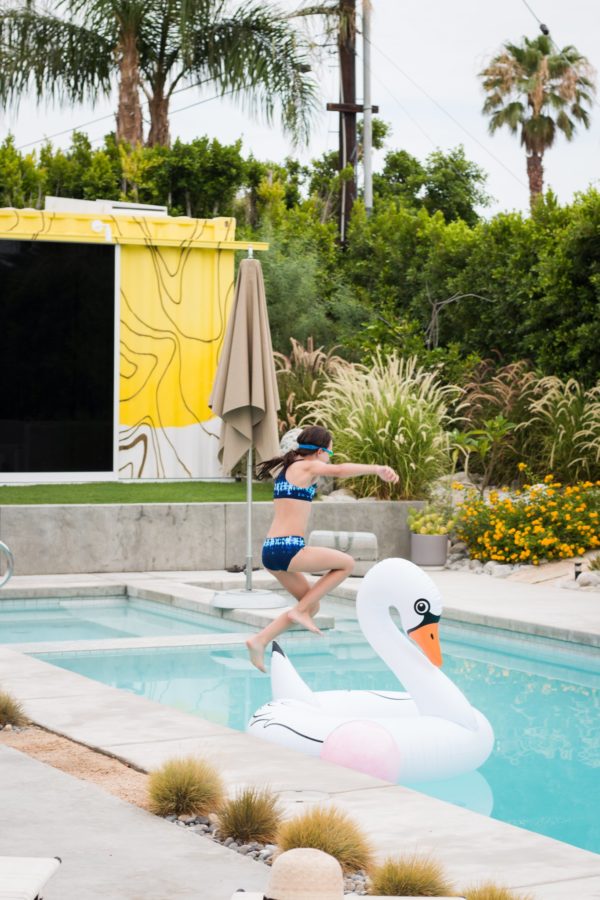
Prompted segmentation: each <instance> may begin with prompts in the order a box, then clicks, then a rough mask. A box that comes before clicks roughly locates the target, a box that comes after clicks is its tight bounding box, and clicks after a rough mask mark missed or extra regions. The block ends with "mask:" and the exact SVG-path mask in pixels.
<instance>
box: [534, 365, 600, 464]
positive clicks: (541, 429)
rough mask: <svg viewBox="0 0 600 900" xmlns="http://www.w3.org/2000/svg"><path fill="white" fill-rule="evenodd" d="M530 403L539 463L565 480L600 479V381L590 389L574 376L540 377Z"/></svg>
mask: <svg viewBox="0 0 600 900" xmlns="http://www.w3.org/2000/svg"><path fill="white" fill-rule="evenodd" d="M535 392H536V395H537V399H536V400H535V401H534V402H532V403H531V404H530V407H529V408H530V413H531V423H530V426H529V429H528V430H530V431H532V432H533V433H534V434H535V436H536V444H537V447H536V451H537V452H536V457H535V458H536V460H537V461H538V465H543V466H544V467H545V468H547V469H548V470H550V471H551V472H554V474H555V475H556V476H557V477H558V478H560V479H562V480H563V481H570V482H575V481H580V480H584V479H590V480H593V479H596V478H600V384H598V385H596V387H592V388H589V389H588V390H586V389H585V388H584V387H583V386H582V385H581V384H580V383H579V382H578V381H575V379H574V378H570V379H569V380H568V381H561V379H560V378H557V377H556V376H555V375H549V376H547V377H546V378H542V379H540V381H539V382H538V384H537V385H536V389H535Z"/></svg>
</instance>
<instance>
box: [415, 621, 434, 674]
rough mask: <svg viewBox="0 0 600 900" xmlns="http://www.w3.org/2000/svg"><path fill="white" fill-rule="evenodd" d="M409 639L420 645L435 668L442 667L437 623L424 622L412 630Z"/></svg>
mask: <svg viewBox="0 0 600 900" xmlns="http://www.w3.org/2000/svg"><path fill="white" fill-rule="evenodd" d="M408 636H409V638H411V640H413V641H414V642H415V644H418V645H419V647H420V648H421V650H422V651H423V652H424V654H425V656H426V657H427V659H428V660H429V662H431V663H433V665H434V666H441V665H442V650H441V647H440V636H439V628H438V623H437V622H423V624H422V625H419V626H418V627H417V628H411V630H410V631H409V632H408Z"/></svg>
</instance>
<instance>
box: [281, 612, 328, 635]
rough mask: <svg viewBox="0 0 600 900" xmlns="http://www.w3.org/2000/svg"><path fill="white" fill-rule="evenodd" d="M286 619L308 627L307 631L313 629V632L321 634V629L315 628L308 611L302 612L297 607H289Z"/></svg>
mask: <svg viewBox="0 0 600 900" xmlns="http://www.w3.org/2000/svg"><path fill="white" fill-rule="evenodd" d="M288 619H289V620H290V621H291V622H296V623H297V624H298V625H302V627H303V628H306V629H308V631H313V632H314V633H315V634H321V630H320V629H319V628H317V626H316V625H315V623H314V622H313V620H312V619H311V617H310V615H309V613H308V612H302V611H301V610H298V609H291V610H290V611H289V613H288Z"/></svg>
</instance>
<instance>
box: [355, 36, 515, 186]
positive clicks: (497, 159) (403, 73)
mask: <svg viewBox="0 0 600 900" xmlns="http://www.w3.org/2000/svg"><path fill="white" fill-rule="evenodd" d="M371 46H372V47H373V48H374V49H375V50H377V52H378V53H379V54H380V55H381V56H383V57H384V59H386V60H387V61H388V62H389V63H390V65H392V66H394V68H395V69H397V70H398V72H400V74H401V75H402V76H403V77H404V78H406V80H407V81H410V83H411V84H412V85H414V87H416V88H417V90H419V91H421V93H422V94H424V95H425V96H426V97H427V99H428V100H429V101H430V102H431V103H433V104H434V106H436V107H437V108H438V109H439V110H440V112H443V113H444V115H445V116H447V117H448V118H449V119H450V120H451V121H452V122H454V124H455V125H457V126H458V128H460V129H461V131H464V133H465V134H466V135H468V137H470V138H471V140H472V141H475V143H476V144H478V145H479V146H480V147H481V149H482V150H484V151H485V152H486V153H487V155H488V156H490V157H491V158H492V159H493V160H494V161H495V162H496V163H498V165H499V166H502V168H503V169H504V170H505V172H508V174H509V175H510V176H511V178H514V179H515V181H518V183H519V184H520V185H521V186H522V187H528V185H527V184H526V183H525V182H524V181H523V180H522V179H521V178H519V176H518V175H515V173H514V172H513V171H512V169H509V168H508V166H506V165H505V164H504V163H503V162H502V160H501V159H499V158H498V157H497V156H496V155H495V154H494V153H492V151H491V150H489V149H488V148H487V147H486V146H485V144H483V143H482V142H481V141H480V140H479V138H478V137H476V136H475V135H474V134H472V133H471V132H470V131H469V130H468V129H467V128H465V126H464V125H463V124H462V122H459V120H458V119H457V118H456V117H455V116H453V115H452V113H451V112H448V110H447V109H446V108H445V107H444V106H442V104H441V103H439V102H438V101H437V100H436V99H435V97H432V96H431V94H430V93H429V92H428V91H426V90H425V88H424V87H422V86H421V85H420V84H418V82H416V81H415V80H414V78H412V77H411V76H410V75H409V74H408V73H407V72H405V71H404V70H403V69H401V68H400V66H399V65H398V63H397V62H395V60H393V59H392V58H391V57H390V56H388V55H387V53H384V51H383V50H381V49H380V48H379V47H376V46H375V44H373V42H371Z"/></svg>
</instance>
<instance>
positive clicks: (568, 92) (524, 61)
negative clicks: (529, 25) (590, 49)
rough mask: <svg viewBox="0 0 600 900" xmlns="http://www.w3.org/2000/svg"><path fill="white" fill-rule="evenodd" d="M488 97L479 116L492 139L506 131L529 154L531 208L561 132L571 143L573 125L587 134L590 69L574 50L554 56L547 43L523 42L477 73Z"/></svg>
mask: <svg viewBox="0 0 600 900" xmlns="http://www.w3.org/2000/svg"><path fill="white" fill-rule="evenodd" d="M480 78H481V79H482V82H483V87H484V90H485V91H486V93H487V97H486V100H485V103H484V105H483V112H484V113H486V114H487V115H489V116H490V122H489V129H490V132H491V133H492V134H493V133H494V132H495V131H497V129H498V128H502V127H504V126H506V127H507V128H509V129H510V131H512V133H513V134H516V133H517V132H520V138H521V144H523V145H524V147H525V151H526V154H527V176H528V178H529V193H530V198H531V205H532V207H533V205H534V203H535V201H536V199H537V198H538V197H539V196H540V195H541V194H542V192H543V188H544V168H543V162H542V161H543V157H544V153H545V152H546V150H548V149H549V148H550V147H552V145H553V143H554V140H555V137H556V134H557V132H558V131H561V132H562V133H563V134H564V135H565V137H566V138H567V140H569V141H570V140H572V138H573V136H574V134H575V130H576V127H577V124H578V123H580V124H582V125H583V126H584V127H585V128H589V124H590V119H589V115H588V113H587V110H586V109H585V106H586V105H590V104H591V103H592V102H593V95H594V91H595V85H594V80H593V74H592V68H591V66H590V64H589V62H588V60H587V59H586V58H585V56H582V55H581V54H580V53H579V51H578V50H576V49H575V47H572V46H568V47H564V48H563V49H562V50H560V51H558V52H557V51H556V50H555V48H554V44H553V42H552V40H551V38H550V37H548V36H546V35H540V36H539V37H537V38H535V39H534V40H530V39H529V38H526V37H524V38H523V41H522V43H521V44H512V43H510V42H507V43H505V44H504V48H503V50H502V51H501V52H500V53H499V54H498V55H497V56H495V57H494V58H493V59H492V61H491V62H490V63H489V65H488V66H486V68H485V69H484V70H483V71H482V72H480Z"/></svg>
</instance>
